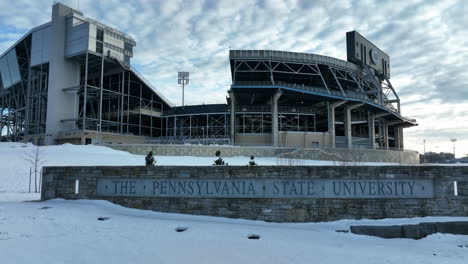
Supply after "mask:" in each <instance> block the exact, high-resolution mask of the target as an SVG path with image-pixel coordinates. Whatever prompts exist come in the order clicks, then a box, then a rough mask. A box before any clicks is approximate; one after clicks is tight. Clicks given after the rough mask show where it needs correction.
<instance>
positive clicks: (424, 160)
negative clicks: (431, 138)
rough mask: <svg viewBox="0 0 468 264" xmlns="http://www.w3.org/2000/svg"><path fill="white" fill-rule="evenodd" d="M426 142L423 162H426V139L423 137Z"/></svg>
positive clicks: (424, 142)
mask: <svg viewBox="0 0 468 264" xmlns="http://www.w3.org/2000/svg"><path fill="white" fill-rule="evenodd" d="M423 144H424V155H423V163H426V140H425V139H423Z"/></svg>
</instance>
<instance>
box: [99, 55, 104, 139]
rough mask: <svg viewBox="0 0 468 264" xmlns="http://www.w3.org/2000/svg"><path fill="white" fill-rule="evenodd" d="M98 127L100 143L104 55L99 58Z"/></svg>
mask: <svg viewBox="0 0 468 264" xmlns="http://www.w3.org/2000/svg"><path fill="white" fill-rule="evenodd" d="M99 90H100V91H99V127H98V140H99V144H101V143H102V142H101V132H102V92H103V90H104V55H102V60H101V84H100V89H99Z"/></svg>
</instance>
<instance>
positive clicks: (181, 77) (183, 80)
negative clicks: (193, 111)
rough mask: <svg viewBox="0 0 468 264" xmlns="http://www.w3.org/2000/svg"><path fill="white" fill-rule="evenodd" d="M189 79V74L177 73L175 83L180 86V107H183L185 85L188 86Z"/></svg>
mask: <svg viewBox="0 0 468 264" xmlns="http://www.w3.org/2000/svg"><path fill="white" fill-rule="evenodd" d="M189 77H190V73H189V72H179V73H178V78H177V83H178V84H179V85H182V106H184V93H185V85H188V84H189Z"/></svg>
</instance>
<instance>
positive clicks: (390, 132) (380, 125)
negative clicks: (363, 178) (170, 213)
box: [229, 50, 417, 149]
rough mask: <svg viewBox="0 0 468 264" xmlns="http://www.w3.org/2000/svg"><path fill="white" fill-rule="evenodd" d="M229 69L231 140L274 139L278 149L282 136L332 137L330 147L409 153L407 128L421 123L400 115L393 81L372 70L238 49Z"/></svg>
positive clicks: (320, 58) (315, 57)
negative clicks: (248, 136) (404, 150)
mask: <svg viewBox="0 0 468 264" xmlns="http://www.w3.org/2000/svg"><path fill="white" fill-rule="evenodd" d="M230 64H231V77H232V85H231V90H230V92H229V99H230V100H229V102H230V104H233V106H232V107H231V110H232V111H235V114H234V115H231V117H232V118H233V117H235V121H234V122H231V125H234V126H235V128H234V129H231V140H233V139H234V138H235V136H233V135H237V134H242V133H253V134H255V133H257V134H261V133H270V134H271V135H272V139H271V142H272V145H278V144H279V143H277V142H278V138H279V136H278V133H279V132H282V131H283V132H285V131H297V132H317V133H329V134H330V137H331V139H330V141H331V142H330V143H325V141H323V142H322V143H321V144H323V145H330V146H331V147H353V144H354V147H366V148H384V149H389V148H402V144H403V141H402V128H403V127H408V126H414V125H416V124H417V123H416V121H415V120H414V119H409V118H406V117H403V116H402V115H401V112H400V99H399V97H398V95H397V94H396V92H395V89H394V88H393V86H392V84H391V82H390V80H389V79H388V75H384V74H380V73H379V72H377V70H375V69H374V68H371V67H370V66H368V65H367V64H365V63H360V62H356V63H352V62H349V61H342V60H338V59H334V58H330V57H326V56H321V55H316V54H306V53H294V52H283V51H272V50H231V51H230ZM233 102H234V103H233ZM265 116H268V122H265V120H264V119H265V118H264V117H265ZM265 127H267V129H266V130H265ZM315 139H317V137H315ZM259 140H262V141H263V142H265V140H266V139H265V138H261V139H260V138H259ZM311 140H312V139H311ZM293 141H294V140H293ZM296 141H297V138H296ZM309 143H310V142H309ZM309 143H307V142H305V141H304V142H303V144H304V146H307V144H309Z"/></svg>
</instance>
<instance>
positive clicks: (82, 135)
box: [41, 52, 88, 145]
mask: <svg viewBox="0 0 468 264" xmlns="http://www.w3.org/2000/svg"><path fill="white" fill-rule="evenodd" d="M41 74H42V72H41ZM87 94H88V52H86V59H85V75H84V94H83V123H82V129H83V133H81V145H85V144H86V137H85V130H86V104H87V101H88V95H87Z"/></svg>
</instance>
